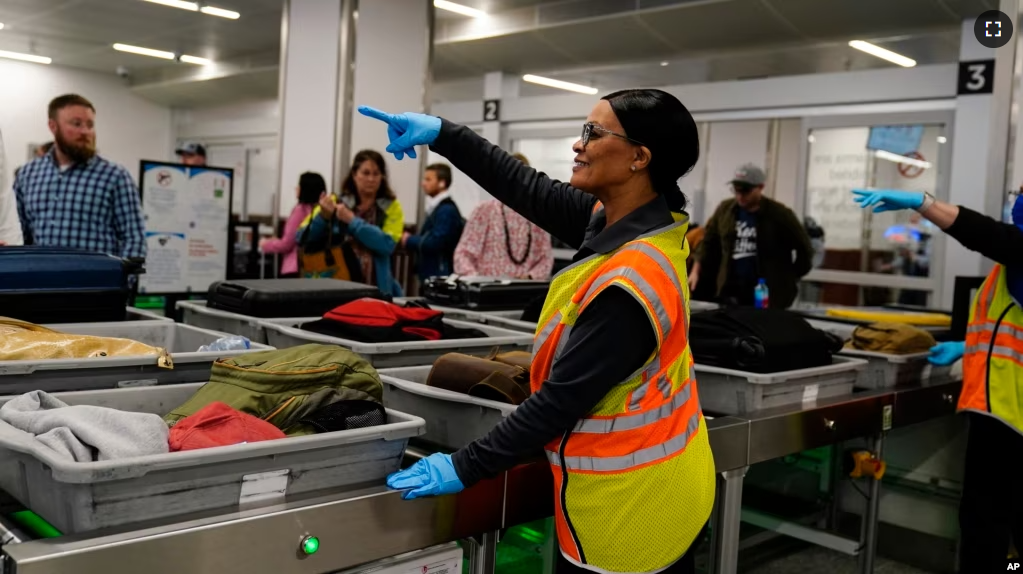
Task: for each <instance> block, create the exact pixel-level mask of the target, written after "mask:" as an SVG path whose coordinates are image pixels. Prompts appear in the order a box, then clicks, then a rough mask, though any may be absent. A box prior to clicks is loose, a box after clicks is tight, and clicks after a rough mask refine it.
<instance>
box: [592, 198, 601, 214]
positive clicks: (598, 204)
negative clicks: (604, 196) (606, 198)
mask: <svg viewBox="0 0 1023 574" xmlns="http://www.w3.org/2000/svg"><path fill="white" fill-rule="evenodd" d="M601 209H604V204H603V203H601V202H599V201H598V202H597V203H594V204H593V211H592V212H590V214H591V215H596V214H597V212H598V211H600V210H601Z"/></svg>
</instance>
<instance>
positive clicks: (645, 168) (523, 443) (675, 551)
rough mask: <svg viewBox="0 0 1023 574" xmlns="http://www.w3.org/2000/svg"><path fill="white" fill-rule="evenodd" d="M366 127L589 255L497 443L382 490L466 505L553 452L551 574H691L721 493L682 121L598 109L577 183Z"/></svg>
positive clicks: (687, 132)
mask: <svg viewBox="0 0 1023 574" xmlns="http://www.w3.org/2000/svg"><path fill="white" fill-rule="evenodd" d="M360 111H362V112H363V113H364V114H366V115H369V116H371V117H375V118H377V119H380V120H382V121H385V122H386V123H387V124H388V125H389V130H388V131H389V133H390V134H391V136H392V140H391V145H390V146H389V147H388V149H387V151H388V152H391V153H395V155H396V156H402V155H404V154H409V155H412V154H411V153H410V152H412V153H414V149H413V146H415V145H423V144H428V145H430V146H431V149H432V150H433V151H434V152H436V153H439V154H441V155H443V156H444V157H446V158H447V159H448V160H449V161H451V163H452V164H454V165H455V167H457V168H458V169H459V170H461V171H463V172H464V173H465V174H467V175H468V176H469V177H471V178H472V179H473V180H475V181H476V183H478V184H479V185H480V186H482V187H483V189H485V190H487V191H488V192H489V193H490V194H491V195H493V196H494V197H496V198H497V199H499V200H500V201H502V202H504V203H505V204H507V205H508V206H509V207H511V208H512V209H514V210H515V211H517V212H519V213H521V214H522V215H523V216H524V217H526V218H527V219H529V220H530V221H532V222H533V223H535V224H537V225H538V226H540V227H541V228H543V229H544V230H546V231H548V232H549V233H551V235H553V236H555V237H558V238H559V239H561V240H562V241H564V242H566V243H568V244H569V245H571V246H573V247H575V248H578V249H579V252H578V253H577V254H576V256H575V258H574V262H573V264H572V265H571V266H569V267H568V268H566V269H564V270H563V271H561V272H560V273H558V274H557V275H556V276H555V277H554V279H553V281H552V283H551V288H550V292H549V294H548V296H547V300H546V302H545V304H544V307H543V311H542V313H541V316H540V322H539V327H538V329H537V333H536V337H535V341H534V346H533V364H532V367H531V370H530V374H531V377H532V379H531V383H532V390H533V395H532V396H531V397H530V398H529V400H527V401H525V402H524V403H523V404H522V405H521V406H519V407H518V409H517V410H516V412H515V413H514V414H512V415H511V416H509V417H508V418H507V419H505V420H504V422H502V423H501V424H500V425H498V426H497V427H496V428H495V429H494V430H493V431H492V432H491V433H490V434H489V435H488V436H486V437H484V438H482V439H480V440H478V441H476V442H475V443H473V444H471V445H469V446H468V447H466V448H464V449H461V450H459V451H458V452H456V453H455V454H454V455H452V456H447V455H442V454H434V455H431V456H430V457H427V458H426V459H423V460H421V461H419V462H418V463H416V465H414V466H413V467H412V468H410V469H408V470H406V471H402V472H399V473H397V474H395V475H393V476H392V477H390V479H389V480H388V484H389V485H390V486H391V487H392V488H398V489H402V490H405V491H406V493H405V496H406V498H413V497H417V496H424V495H434V494H447V493H452V492H457V491H458V490H460V489H461V488H463V487H464V486H469V485H471V484H473V483H475V482H477V481H479V480H481V479H483V478H486V477H489V476H494V475H496V474H498V473H500V472H502V471H504V470H507V469H508V468H510V467H511V466H513V465H514V464H516V463H517V462H518V461H520V460H522V459H524V458H526V457H528V456H530V455H531V454H534V453H537V452H539V451H540V450H545V451H546V455H547V459H548V461H549V462H550V465H551V471H552V473H553V476H554V484H555V492H554V493H552V494H553V496H554V502H555V509H556V510H555V520H556V527H557V535H558V541H559V544H560V547H561V556H560V561H559V563H558V567H557V570H558V572H559V573H561V574H564V573H565V572H574V571H579V572H581V571H595V572H636V573H640V572H662V571H663V572H671V573H673V574H674V573H679V574H688V573H692V572H695V565H694V560H693V554H694V553H693V552H691V551H690V549H691V547H693V546H694V542H695V541H696V540H697V539H698V537H699V535H700V533H701V531H702V530H703V528H704V525H705V524H706V522H707V520H708V518H709V517H710V512H711V507H712V506H713V502H714V485H715V477H714V460H713V457H712V456H711V451H710V444H709V441H708V433H707V427H706V425H705V423H704V418H703V414H702V413H701V411H700V403H699V397H698V392H697V384H696V380H695V379H694V377H693V372H694V371H693V359H692V355H691V352H690V349H689V335H688V331H689V329H688V320H689V309H688V307H689V306H688V288H687V285H686V257H687V256H688V254H689V247H688V245H687V243H686V241H685V234H686V231H687V228H688V217H687V216H686V214H685V212H684V211H683V210H684V208H685V204H686V198H685V196H684V195H683V194H682V192H681V190H680V189H679V188H678V184H677V181H678V179H679V178H680V177H682V176H684V175H685V174H686V173H687V172H688V171H689V170H690V169H691V168H692V166H693V165H694V164H695V163H696V160H697V158H698V156H699V141H698V134H697V128H696V123H695V122H694V121H693V118H692V116H691V115H690V114H689V111H688V110H686V108H685V106H683V105H682V103H681V102H679V101H678V99H676V98H675V97H674V96H672V95H670V94H668V93H666V92H663V91H660V90H626V91H622V92H616V93H613V94H610V95H608V96H605V97H604V98H603V99H601V100H600V101H599V102H598V103H597V104H596V106H594V108H593V110H592V111H591V112H590V115H589V117H588V118H587V120H586V123H585V124H584V125H583V128H582V135H581V137H580V139H579V140H578V141H577V142H576V143H575V144H574V145H573V146H572V149H573V150H574V151H575V153H576V156H575V163H574V165H573V168H572V178H571V181H570V182H569V183H563V182H559V181H554V180H551V179H550V178H548V177H547V176H546V175H544V174H543V173H540V172H538V171H536V170H534V169H532V168H530V167H528V166H525V165H523V164H522V163H520V162H518V161H516V160H514V159H513V158H512V157H511V156H510V155H508V154H507V153H505V152H504V151H503V150H501V149H500V148H498V147H496V146H494V145H492V144H490V143H489V142H487V141H486V140H485V139H483V138H481V137H479V136H478V135H476V134H475V133H474V132H473V131H472V130H470V129H468V128H465V127H462V126H456V125H454V124H451V123H448V122H443V121H442V120H440V119H439V118H434V117H431V116H424V115H421V114H399V115H391V114H386V113H383V112H379V111H377V110H372V109H365V108H363V109H360ZM549 495H550V494H547V496H549Z"/></svg>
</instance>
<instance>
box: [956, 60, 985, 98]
mask: <svg viewBox="0 0 1023 574" xmlns="http://www.w3.org/2000/svg"><path fill="white" fill-rule="evenodd" d="M994 87H995V61H994V60H975V61H972V62H959V89H958V90H957V91H956V93H957V94H958V95H960V96H969V95H974V94H990V93H991V92H992V91H994Z"/></svg>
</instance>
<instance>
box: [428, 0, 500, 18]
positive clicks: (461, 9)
mask: <svg viewBox="0 0 1023 574" xmlns="http://www.w3.org/2000/svg"><path fill="white" fill-rule="evenodd" d="M433 7H434V8H440V9H441V10H447V11H448V12H454V13H456V14H461V15H462V16H469V17H470V18H485V17H486V16H487V13H486V12H484V11H483V10H477V9H475V8H470V7H468V6H465V5H462V4H456V3H454V2H448V0H433Z"/></svg>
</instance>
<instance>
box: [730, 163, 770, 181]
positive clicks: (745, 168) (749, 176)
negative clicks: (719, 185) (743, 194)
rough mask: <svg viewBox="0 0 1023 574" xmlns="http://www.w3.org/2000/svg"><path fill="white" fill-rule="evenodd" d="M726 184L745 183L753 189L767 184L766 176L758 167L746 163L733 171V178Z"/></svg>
mask: <svg viewBox="0 0 1023 574" xmlns="http://www.w3.org/2000/svg"><path fill="white" fill-rule="evenodd" d="M728 183H745V184H746V185H752V186H754V187H756V186H758V185H764V184H765V183H767V174H765V173H764V170H763V169H761V168H760V167H759V166H757V165H754V164H752V163H747V164H743V165H741V166H739V167H738V168H736V170H735V177H733V178H732V180H731V181H729V182H728Z"/></svg>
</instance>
